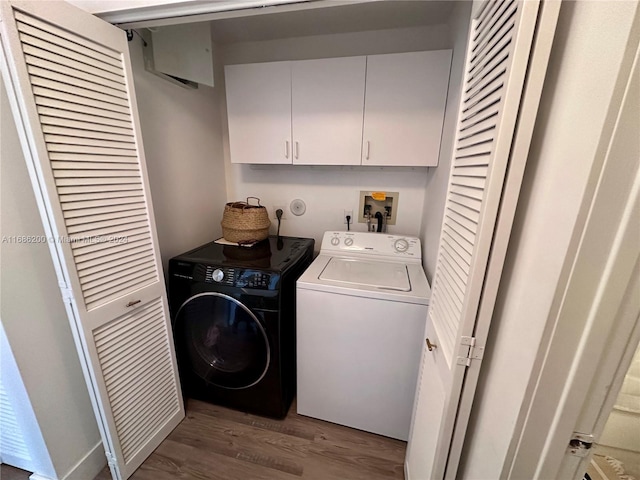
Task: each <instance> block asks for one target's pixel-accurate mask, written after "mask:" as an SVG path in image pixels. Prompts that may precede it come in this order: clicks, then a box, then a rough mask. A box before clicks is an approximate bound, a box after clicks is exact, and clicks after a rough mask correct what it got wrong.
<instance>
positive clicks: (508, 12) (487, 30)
mask: <svg viewBox="0 0 640 480" xmlns="http://www.w3.org/2000/svg"><path fill="white" fill-rule="evenodd" d="M515 11H516V2H515V0H507V1H504V2H500V5H499V6H498V8H496V9H495V10H494V11H493V12H492V14H491V15H490V16H489V17H488V23H487V24H486V25H485V26H484V27H483V28H482V29H480V30H479V31H478V32H477V33H476V35H475V37H474V39H473V41H474V47H473V49H472V50H471V51H472V52H473V53H478V52H479V51H480V50H481V49H482V48H484V47H485V46H486V45H487V44H488V43H490V42H491V40H492V39H493V38H494V37H495V36H496V35H497V33H498V31H499V30H500V29H501V27H502V26H504V24H505V23H506V22H508V21H509V20H510V19H511V18H512V17H513V14H514V13H515Z"/></svg>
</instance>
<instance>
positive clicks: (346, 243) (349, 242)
mask: <svg viewBox="0 0 640 480" xmlns="http://www.w3.org/2000/svg"><path fill="white" fill-rule="evenodd" d="M344 244H345V245H346V246H347V247H350V246H351V245H353V238H351V237H347V238H345V239H344Z"/></svg>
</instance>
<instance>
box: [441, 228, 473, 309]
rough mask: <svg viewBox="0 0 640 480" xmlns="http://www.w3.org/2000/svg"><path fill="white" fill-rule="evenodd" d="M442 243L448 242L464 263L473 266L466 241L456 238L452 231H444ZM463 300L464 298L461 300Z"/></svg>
mask: <svg viewBox="0 0 640 480" xmlns="http://www.w3.org/2000/svg"><path fill="white" fill-rule="evenodd" d="M442 241H443V242H446V243H447V245H449V246H450V247H451V248H452V249H455V252H456V254H457V255H458V256H459V257H460V258H461V260H462V261H463V262H465V263H466V264H467V265H471V253H472V252H469V250H468V249H467V248H465V245H464V243H466V242H464V239H461V238H460V237H459V236H456V235H455V234H454V233H452V232H451V231H450V230H443V231H442ZM461 293H464V288H462V289H461ZM460 299H461V300H462V297H461V298H460Z"/></svg>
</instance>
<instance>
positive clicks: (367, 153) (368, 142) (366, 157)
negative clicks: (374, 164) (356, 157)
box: [364, 140, 371, 160]
mask: <svg viewBox="0 0 640 480" xmlns="http://www.w3.org/2000/svg"><path fill="white" fill-rule="evenodd" d="M370 149H371V142H370V141H369V140H367V149H366V153H365V154H364V158H365V160H369V150H370Z"/></svg>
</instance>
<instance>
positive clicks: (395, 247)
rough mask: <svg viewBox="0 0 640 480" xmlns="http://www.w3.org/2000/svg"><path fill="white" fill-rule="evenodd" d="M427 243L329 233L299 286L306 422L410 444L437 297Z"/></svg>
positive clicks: (299, 347) (300, 360)
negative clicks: (425, 256)
mask: <svg viewBox="0 0 640 480" xmlns="http://www.w3.org/2000/svg"><path fill="white" fill-rule="evenodd" d="M421 256H422V255H421V247H420V240H419V239H418V238H415V237H408V236H398V235H388V234H385V233H364V232H326V233H325V234H324V238H323V240H322V245H321V250H320V254H319V255H318V257H317V258H316V259H315V260H314V261H313V263H312V264H311V265H310V266H309V268H308V269H307V270H306V271H305V272H304V273H303V274H302V276H301V277H300V278H299V279H298V282H297V301H296V303H297V377H298V392H297V397H298V398H297V405H298V407H297V408H298V413H299V414H302V415H307V416H310V417H314V418H320V419H322V420H327V421H330V422H334V423H338V424H341V425H347V426H349V427H353V428H358V429H360V430H365V431H368V432H373V433H377V434H380V435H385V436H388V437H393V438H398V439H401V440H407V438H408V436H409V426H410V423H411V413H412V410H413V401H414V394H415V389H416V382H417V377H418V369H419V364H420V356H421V352H422V343H423V342H424V330H425V325H426V320H427V309H428V305H429V297H430V295H431V289H430V287H429V283H428V282H427V277H426V276H425V274H424V270H423V269H422V264H421Z"/></svg>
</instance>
